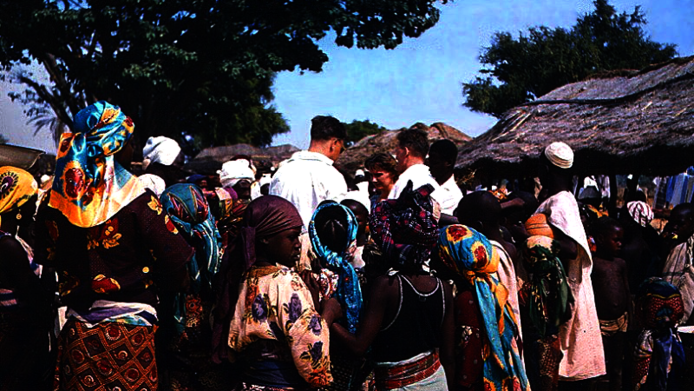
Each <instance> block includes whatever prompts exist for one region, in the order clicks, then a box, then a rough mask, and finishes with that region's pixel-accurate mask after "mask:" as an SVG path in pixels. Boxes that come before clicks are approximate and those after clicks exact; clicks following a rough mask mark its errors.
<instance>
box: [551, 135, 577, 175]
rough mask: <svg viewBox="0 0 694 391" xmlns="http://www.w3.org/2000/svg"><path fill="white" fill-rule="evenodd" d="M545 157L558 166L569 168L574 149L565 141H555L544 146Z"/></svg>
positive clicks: (572, 162)
mask: <svg viewBox="0 0 694 391" xmlns="http://www.w3.org/2000/svg"><path fill="white" fill-rule="evenodd" d="M545 157H546V158H547V160H549V161H550V162H551V163H552V164H554V165H555V166H557V167H559V168H564V169H566V168H571V166H573V165H574V151H573V150H572V149H571V147H570V146H568V145H567V144H566V143H563V142H561V141H556V142H553V143H552V144H550V145H549V146H548V147H547V148H545Z"/></svg>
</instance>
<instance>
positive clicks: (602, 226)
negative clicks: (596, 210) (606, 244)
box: [588, 216, 622, 238]
mask: <svg viewBox="0 0 694 391" xmlns="http://www.w3.org/2000/svg"><path fill="white" fill-rule="evenodd" d="M615 227H617V228H622V224H620V223H619V222H618V221H617V220H615V219H613V218H612V217H608V216H603V217H601V218H599V219H597V220H595V221H594V222H593V223H592V224H591V225H590V227H589V228H588V232H590V235H591V236H592V237H594V238H597V237H600V236H602V235H605V234H607V233H609V232H610V231H611V230H613V229H614V228H615Z"/></svg>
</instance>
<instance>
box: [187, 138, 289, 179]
mask: <svg viewBox="0 0 694 391" xmlns="http://www.w3.org/2000/svg"><path fill="white" fill-rule="evenodd" d="M296 151H299V148H297V147H295V146H293V145H289V144H284V145H279V146H276V147H268V148H258V147H254V146H252V145H248V144H234V145H225V146H221V147H211V148H206V149H204V150H203V151H202V152H200V153H199V154H198V155H197V156H195V158H194V159H193V160H191V161H190V162H188V164H186V169H188V170H191V171H193V172H197V173H200V174H206V175H213V174H215V173H216V172H217V170H219V169H220V168H221V167H222V164H223V163H224V162H226V161H229V160H231V158H233V157H234V156H237V155H247V156H250V157H251V158H253V160H256V161H258V162H261V161H264V162H267V163H268V165H277V163H279V162H281V161H282V160H284V159H288V158H289V157H290V156H292V154H293V153H294V152H296Z"/></svg>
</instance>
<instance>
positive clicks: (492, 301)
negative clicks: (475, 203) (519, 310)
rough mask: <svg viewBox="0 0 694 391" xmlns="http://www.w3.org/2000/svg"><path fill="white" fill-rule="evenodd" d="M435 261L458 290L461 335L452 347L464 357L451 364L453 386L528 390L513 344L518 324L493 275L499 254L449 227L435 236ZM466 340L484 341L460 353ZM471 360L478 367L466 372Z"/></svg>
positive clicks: (462, 229) (470, 232) (469, 232)
mask: <svg viewBox="0 0 694 391" xmlns="http://www.w3.org/2000/svg"><path fill="white" fill-rule="evenodd" d="M439 256H440V258H441V261H442V262H443V263H444V264H445V265H446V266H447V267H448V268H449V269H450V270H451V271H453V272H454V273H455V274H456V275H457V281H456V283H457V287H458V289H459V293H458V296H457V297H456V330H458V331H459V332H460V331H461V330H462V335H460V336H457V339H458V341H459V343H458V344H457V346H462V347H463V348H462V351H460V352H458V355H457V356H458V357H461V358H462V356H463V355H464V356H465V358H467V360H460V364H459V365H458V360H456V365H457V368H456V383H457V385H459V386H462V387H479V386H480V385H481V384H483V386H484V389H491V390H529V389H530V387H529V384H528V380H527V378H526V375H525V368H524V366H523V362H522V361H521V357H520V353H519V348H518V344H517V341H518V340H519V335H518V326H517V323H516V322H517V321H518V320H517V319H515V318H514V316H513V311H512V310H511V306H510V305H509V303H508V302H507V299H508V290H507V289H506V287H504V286H503V285H502V284H501V283H500V282H499V280H498V277H497V275H496V270H497V268H498V266H499V255H498V253H496V250H494V247H493V246H492V245H491V243H490V242H489V240H488V239H487V238H486V237H485V236H484V235H482V234H480V233H479V232H477V231H475V230H474V229H472V228H469V227H466V226H464V225H461V224H454V225H449V226H447V227H446V228H444V229H441V231H440V233H439ZM468 303H474V304H470V305H467V304H468ZM461 304H462V306H461ZM475 307H477V308H475ZM466 309H467V310H466ZM480 323H481V324H480ZM475 328H477V330H476V331H475V330H474V329H475ZM472 335H478V336H479V335H482V336H484V337H483V338H482V344H481V346H479V345H478V348H477V351H474V350H475V349H469V350H466V349H465V348H466V347H468V346H472V345H471V344H470V343H469V341H470V340H471V339H472ZM478 338H479V337H478ZM479 348H481V349H479ZM475 356H477V357H475ZM475 358H477V360H475ZM466 361H467V362H466ZM475 361H476V362H477V363H479V364H481V365H477V366H475V367H471V366H470V365H469V364H468V362H471V363H473V364H474V363H475ZM479 375H482V376H481V379H480V376H479Z"/></svg>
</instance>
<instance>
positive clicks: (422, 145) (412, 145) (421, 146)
mask: <svg viewBox="0 0 694 391" xmlns="http://www.w3.org/2000/svg"><path fill="white" fill-rule="evenodd" d="M427 136H428V134H427V132H426V131H425V130H422V129H420V128H415V127H414V126H413V127H411V128H409V129H403V130H401V131H400V132H399V133H398V136H397V138H398V145H399V146H400V147H402V148H408V149H409V150H410V151H411V152H412V154H413V155H415V156H418V157H421V158H422V159H423V158H425V157H426V156H427V154H428V153H429V139H428V138H427Z"/></svg>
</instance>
